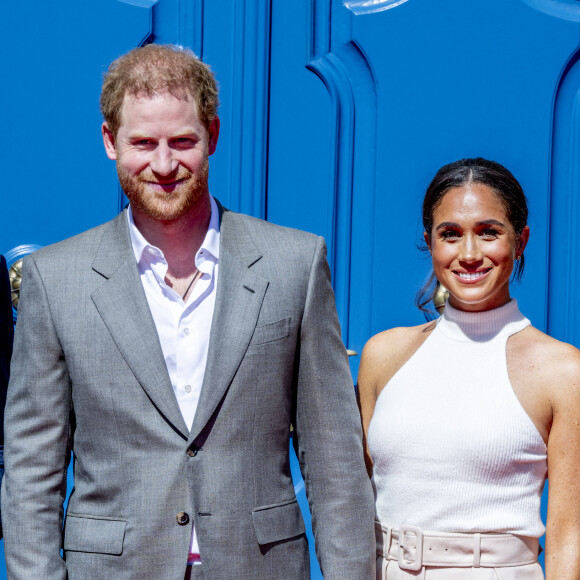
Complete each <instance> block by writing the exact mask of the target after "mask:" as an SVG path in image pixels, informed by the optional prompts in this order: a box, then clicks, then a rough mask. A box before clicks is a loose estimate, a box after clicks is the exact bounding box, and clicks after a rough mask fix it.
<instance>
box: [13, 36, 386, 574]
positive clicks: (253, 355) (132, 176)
mask: <svg viewBox="0 0 580 580" xmlns="http://www.w3.org/2000/svg"><path fill="white" fill-rule="evenodd" d="M216 108H217V89H216V85H215V81H214V78H213V76H212V74H211V72H210V71H209V69H208V68H207V67H206V66H205V65H203V64H202V63H201V62H200V61H199V60H197V59H196V58H195V57H194V56H193V55H192V54H191V53H189V52H188V51H184V50H181V49H176V48H172V47H167V46H156V45H149V46H146V47H143V48H139V49H135V50H133V51H131V52H129V53H128V54H126V55H125V56H123V57H121V58H120V59H118V60H117V61H115V62H114V63H113V64H112V65H111V67H110V68H109V72H108V74H107V75H106V78H105V81H104V84H103V90H102V95H101V110H102V112H103V116H104V119H105V122H104V124H103V128H102V132H103V139H104V144H105V149H106V152H107V155H108V156H109V157H110V158H111V159H113V160H115V161H116V163H117V170H118V174H119V180H120V182H121V185H122V187H123V189H124V191H125V192H126V194H127V197H128V198H129V200H130V208H129V210H128V211H125V212H123V213H122V214H121V215H120V216H118V217H117V218H116V219H114V220H113V221H112V222H109V223H107V224H104V225H103V226H100V227H98V228H96V229H94V230H91V231H88V232H85V233H84V234H81V235H80V236H77V237H75V238H72V239H70V240H66V241H64V242H61V243H60V244H57V245H55V246H53V247H49V248H45V249H43V250H41V251H39V252H37V253H35V254H34V255H33V256H31V257H30V258H29V259H28V260H27V261H26V262H25V265H24V273H23V283H22V291H21V298H20V303H19V320H18V325H17V332H16V341H15V354H14V363H13V364H14V367H13V369H14V378H13V381H12V383H11V384H10V388H9V396H8V406H7V417H6V438H7V449H6V451H7V452H6V458H7V463H6V466H7V477H6V482H5V493H6V499H5V502H6V509H5V527H6V530H5V534H6V536H5V552H6V562H7V566H8V571H9V577H10V578H22V579H27V580H28V579H29V578H42V579H43V580H44V579H53V578H63V579H64V578H69V579H71V580H75V579H81V578H82V579H83V580H86V579H90V578H106V579H115V580H117V579H125V578H126V579H129V578H131V579H133V578H134V579H143V578H146V579H155V580H159V579H175V580H182V579H183V578H184V577H186V578H189V577H191V578H205V579H211V580H219V579H222V578H223V579H230V578H236V579H247V580H256V579H274V578H281V579H303V578H308V576H309V563H308V551H307V542H306V539H305V536H304V523H303V521H302V517H301V514H300V510H299V508H298V505H297V503H296V499H295V496H294V489H293V485H292V481H291V477H290V468H289V449H288V441H289V432H290V426H291V424H292V425H293V426H294V441H295V445H296V449H297V452H298V457H299V459H300V463H301V468H302V473H303V475H304V479H305V482H306V486H307V490H308V498H309V502H310V506H311V510H312V516H313V528H314V533H315V539H316V548H317V554H318V557H319V560H320V564H321V567H322V570H323V574H324V576H325V578H326V579H329V578H335V579H339V578H340V579H345V580H346V579H348V580H362V579H364V578H370V577H372V576H373V568H374V560H375V556H374V553H375V546H374V532H373V519H374V502H373V497H372V491H371V488H370V483H369V480H368V477H367V476H366V473H365V467H364V461H363V453H362V446H361V434H360V422H359V419H358V416H357V410H356V403H355V397H354V393H353V388H352V383H351V378H350V374H349V370H348V366H347V360H346V356H345V352H344V347H343V346H342V343H341V340H340V332H339V326H338V321H337V316H336V312H335V306H334V300H333V294H332V290H331V286H330V283H329V276H328V267H327V264H326V259H325V248H324V242H323V241H322V239H321V238H317V237H315V236H312V235H310V234H305V233H302V232H298V231H295V230H289V229H285V228H280V227H278V226H274V225H272V224H268V223H266V222H262V221H260V220H257V219H254V218H250V217H247V216H242V215H239V214H235V213H233V212H229V211H227V210H226V209H224V208H222V207H221V206H219V204H217V202H216V201H215V200H214V199H213V198H212V197H211V196H210V194H209V191H208V157H209V156H210V155H211V154H213V152H214V151H215V149H216V145H217V141H218V136H219V127H220V125H219V118H218V117H217V115H216ZM71 450H72V451H73V453H74V462H75V464H74V477H75V489H74V492H73V493H72V495H71V498H70V500H69V504H68V508H67V514H66V521H65V524H64V533H61V525H62V502H63V498H64V493H65V479H66V468H67V463H68V460H69V454H70V451H71ZM61 546H62V548H63V554H64V560H63V559H62V558H61V557H60V554H59V550H60V548H61ZM188 564H190V565H188Z"/></svg>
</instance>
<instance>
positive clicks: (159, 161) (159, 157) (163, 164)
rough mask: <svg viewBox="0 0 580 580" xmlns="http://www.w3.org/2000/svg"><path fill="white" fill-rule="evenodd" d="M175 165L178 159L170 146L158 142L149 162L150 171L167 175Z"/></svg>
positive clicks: (173, 169) (172, 170) (175, 167)
mask: <svg viewBox="0 0 580 580" xmlns="http://www.w3.org/2000/svg"><path fill="white" fill-rule="evenodd" d="M177 166H178V161H177V159H176V158H175V156H174V154H173V151H172V150H171V147H169V145H167V144H166V143H159V144H158V145H157V147H156V148H155V151H154V152H153V159H152V160H151V163H150V167H151V169H152V171H154V172H155V173H158V174H159V175H169V174H171V173H173V172H174V171H175V170H176V169H177Z"/></svg>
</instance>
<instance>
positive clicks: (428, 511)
mask: <svg viewBox="0 0 580 580" xmlns="http://www.w3.org/2000/svg"><path fill="white" fill-rule="evenodd" d="M529 324H530V321H529V320H528V319H527V318H525V317H524V316H523V315H522V314H521V313H520V311H519V309H518V306H517V302H516V301H515V300H512V301H511V302H509V303H508V304H506V305H505V306H502V307H501V308H497V309H494V310H489V311H486V312H478V313H468V312H462V311H459V310H456V309H454V308H452V307H451V306H450V305H449V304H447V306H446V308H445V314H444V315H443V316H442V317H441V318H440V319H439V320H438V322H437V326H436V328H435V329H434V330H433V331H432V333H431V335H430V336H429V337H428V338H427V340H426V341H425V342H424V343H423V344H422V346H421V347H420V348H419V349H418V350H417V352H416V353H415V354H414V355H413V356H412V357H411V359H410V360H409V361H407V363H406V364H405V365H403V367H402V368H401V369H400V370H399V371H398V372H397V373H396V374H395V375H394V377H393V378H392V379H391V380H390V381H389V383H388V384H387V386H386V387H385V388H384V389H383V391H382V392H381V394H380V395H379V397H378V400H377V403H376V406H375V412H374V415H373V418H372V421H371V424H370V427H369V434H368V444H369V450H370V453H371V456H372V458H373V462H374V474H373V484H374V486H375V493H376V502H377V516H378V519H379V521H380V522H381V523H383V524H385V525H388V526H393V527H395V528H398V527H399V526H400V525H402V524H406V525H415V526H420V527H421V528H422V529H423V530H424V531H436V532H468V533H469V532H508V533H512V534H517V535H523V536H531V537H539V536H541V535H542V534H543V533H544V526H543V524H542V521H541V519H540V498H541V494H542V489H543V487H544V482H545V479H546V473H547V462H546V445H545V443H544V441H543V439H542V437H541V435H540V433H539V432H538V430H537V429H536V427H535V425H534V423H533V422H532V420H531V419H530V417H529V416H528V415H527V413H526V412H525V411H524V409H523V407H522V406H521V404H520V402H519V400H518V398H517V397H516V395H515V393H514V391H513V389H512V386H511V384H510V381H509V378H508V372H507V360H506V343H507V339H508V337H509V336H510V335H512V334H515V333H516V332H519V331H520V330H522V329H523V328H525V327H526V326H528V325H529Z"/></svg>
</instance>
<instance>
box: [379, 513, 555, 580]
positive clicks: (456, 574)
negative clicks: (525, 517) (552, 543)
mask: <svg viewBox="0 0 580 580" xmlns="http://www.w3.org/2000/svg"><path fill="white" fill-rule="evenodd" d="M375 533H376V538H377V575H376V578H377V580H543V579H544V573H543V572H542V568H541V566H540V565H539V564H538V562H537V556H538V540H537V539H536V538H527V537H523V536H513V535H511V534H444V533H433V532H429V533H427V532H425V533H423V531H422V530H421V529H420V528H418V527H416V526H401V527H400V529H398V530H397V529H393V528H389V527H387V526H382V525H381V524H380V523H379V522H375Z"/></svg>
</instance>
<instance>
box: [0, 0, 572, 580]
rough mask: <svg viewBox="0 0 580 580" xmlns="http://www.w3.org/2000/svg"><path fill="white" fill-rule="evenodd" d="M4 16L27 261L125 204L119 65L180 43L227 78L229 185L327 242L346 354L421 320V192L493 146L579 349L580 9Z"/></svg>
mask: <svg viewBox="0 0 580 580" xmlns="http://www.w3.org/2000/svg"><path fill="white" fill-rule="evenodd" d="M0 22H1V23H2V25H3V33H2V35H1V37H0V38H1V40H0V42H1V43H2V54H3V55H4V59H3V72H4V76H3V79H4V82H3V84H2V89H3V90H2V96H1V97H0V99H2V104H3V107H2V109H3V112H4V115H3V119H4V123H3V128H4V131H5V136H7V138H5V140H4V147H3V149H2V155H0V169H1V170H2V175H3V176H4V177H5V179H4V181H3V184H4V185H3V188H2V194H1V199H2V208H3V214H2V215H3V218H4V219H3V224H4V225H3V227H2V228H1V229H0V252H2V253H4V254H8V256H9V257H10V258H11V261H13V262H14V261H16V260H17V259H18V258H19V257H21V256H22V255H23V254H24V253H26V252H27V251H29V249H30V246H31V245H34V244H37V245H46V244H49V243H52V242H55V241H58V240H60V239H63V238H66V237H69V236H71V235H73V234H75V233H78V232H80V231H82V230H85V229H87V228H89V227H92V226H93V225H96V224H99V223H102V222H104V221H106V220H108V219H110V218H111V217H113V216H114V215H115V214H116V213H117V212H118V211H119V208H120V207H121V205H122V203H123V201H122V196H121V194H120V191H119V188H118V185H117V181H116V176H115V168H114V165H113V164H111V163H110V162H109V161H108V160H107V159H106V156H105V155H104V152H103V150H102V144H101V137H100V132H99V125H100V115H99V111H98V95H99V90H100V82H101V77H102V73H103V72H104V70H105V69H106V67H107V65H108V63H109V62H110V61H111V60H112V59H113V58H115V57H116V56H117V55H119V54H121V53H123V52H125V51H126V50H128V49H129V48H131V47H133V46H136V45H138V44H141V43H144V42H148V41H155V42H171V43H179V44H183V45H186V46H189V47H191V48H193V50H194V51H195V52H196V53H197V54H199V55H200V56H202V57H203V58H204V60H206V61H207V62H208V63H210V64H211V65H212V67H213V69H214V70H215V72H216V75H217V78H218V80H219V82H220V85H221V101H222V106H221V109H220V117H221V120H222V132H221V137H220V147H219V148H218V152H217V154H216V155H215V156H214V157H213V158H212V164H211V176H210V180H211V188H212V192H213V193H214V195H216V196H217V197H218V198H219V199H220V200H221V201H222V202H223V203H224V204H225V205H226V206H228V207H229V208H231V209H233V210H239V211H243V212H246V213H250V214H253V215H256V216H259V217H264V218H266V219H268V220H270V221H273V222H276V223H280V224H284V225H290V226H294V227H299V228H302V229H306V230H309V231H312V232H316V233H319V234H321V235H324V236H325V237H326V239H327V241H328V246H329V260H330V264H331V268H332V271H333V283H334V287H335V290H336V297H337V306H338V310H339V316H340V318H341V323H342V327H343V339H344V342H345V344H346V345H347V347H348V348H349V349H351V350H352V351H354V352H355V353H360V352H361V350H362V346H363V345H364V343H365V341H366V340H367V339H368V338H369V337H370V336H371V335H372V334H374V333H376V332H378V331H379V330H382V329H385V328H389V327H392V326H398V325H410V324H417V323H420V322H421V321H422V317H421V315H420V313H419V312H418V311H417V310H416V309H415V308H414V305H413V298H414V294H415V292H416V290H417V289H418V288H419V287H420V286H421V284H422V282H423V279H424V277H425V275H426V274H427V270H428V263H427V260H426V258H425V257H424V256H423V255H422V254H421V253H420V252H419V251H418V250H417V248H416V244H417V243H419V242H420V240H421V234H422V231H421V226H420V202H421V199H422V195H423V192H424V190H425V188H426V186H427V184H428V183H429V180H430V179H431V177H432V175H433V174H434V172H435V171H436V169H437V168H438V167H439V166H441V165H442V164H444V163H447V162H449V161H452V160H455V159H458V158H460V157H466V156H477V155H482V156H484V157H488V158H491V159H495V160H497V161H499V162H501V163H503V164H504V165H506V166H507V167H508V168H510V169H511V170H512V171H513V172H514V174H515V175H516V176H517V177H518V178H519V180H520V181H521V183H522V185H523V186H524V190H525V191H526V193H527V195H528V197H529V199H530V206H531V218H530V226H531V230H532V237H531V241H530V244H529V246H528V251H527V274H526V276H525V277H524V280H523V281H522V283H521V284H520V285H519V286H517V287H516V288H515V292H514V294H515V295H516V297H517V298H518V300H519V301H520V304H521V306H522V310H523V311H524V312H526V314H527V315H528V316H529V317H530V318H531V319H532V322H533V323H534V324H535V325H536V326H537V327H539V328H540V329H542V330H548V331H549V332H550V333H551V334H552V335H554V336H555V337H557V338H559V339H562V340H567V341H570V342H573V343H574V344H576V345H577V346H580V336H578V335H577V333H579V332H580V330H578V329H579V328H580V314H579V313H578V308H580V306H577V302H578V300H577V296H578V284H579V282H580V281H577V278H578V277H579V276H580V274H579V273H578V269H577V268H576V267H575V264H576V263H577V259H576V252H577V251H579V250H578V248H577V243H576V239H577V236H576V229H577V224H578V220H579V216H578V212H579V211H580V208H579V201H578V200H579V196H578V194H577V192H578V183H579V181H580V172H579V160H580V155H579V152H580V145H579V131H580V118H579V113H578V111H580V107H579V106H578V105H579V104H580V103H579V100H580V65H579V64H578V54H579V38H580V37H579V32H580V26H579V23H580V2H578V1H577V0H488V1H487V2H465V0H441V1H439V2H433V1H432V0H292V2H286V1H284V0H262V1H259V2H258V1H255V0H211V1H207V2H206V1H204V0H187V1H184V0H126V1H122V0H98V1H95V0H91V1H85V2H78V1H74V0H60V2H42V1H41V0H29V1H28V2H19V1H18V0H5V1H4V2H2V3H0ZM8 176H9V177H10V178H11V179H6V177H8ZM351 363H352V371H353V376H356V371H357V368H358V356H357V355H354V356H352V357H351ZM296 486H297V492H298V495H299V498H300V499H301V502H302V505H305V498H304V491H303V487H302V483H301V481H300V479H299V478H297V480H296ZM2 567H3V566H2V564H1V563H0V569H1V568H2ZM313 573H314V577H315V578H317V577H318V578H319V577H321V576H320V573H319V572H318V571H317V569H316V563H315V562H313ZM1 577H2V576H1V573H0V578H1Z"/></svg>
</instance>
